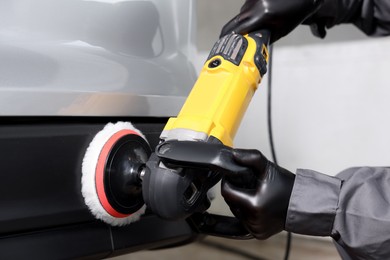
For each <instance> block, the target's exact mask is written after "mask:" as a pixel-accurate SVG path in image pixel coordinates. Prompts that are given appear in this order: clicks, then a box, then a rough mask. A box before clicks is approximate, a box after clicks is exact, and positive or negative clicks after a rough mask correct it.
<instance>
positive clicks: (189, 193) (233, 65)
mask: <svg viewBox="0 0 390 260" xmlns="http://www.w3.org/2000/svg"><path fill="white" fill-rule="evenodd" d="M269 36H270V34H269V32H268V31H258V32H253V33H250V34H248V35H244V36H243V35H240V34H234V33H232V34H229V35H226V36H224V37H223V38H221V39H219V40H218V42H216V44H215V45H214V47H213V48H212V50H211V52H210V55H209V57H208V58H207V61H206V63H205V64H204V66H203V69H202V71H201V73H200V75H199V78H198V80H197V82H196V83H195V85H194V87H193V89H192V91H191V93H190V95H189V96H188V98H187V100H186V102H185V104H184V105H183V107H182V109H181V111H180V113H179V114H178V116H177V117H175V118H170V119H169V121H168V123H167V124H166V126H165V128H164V130H163V132H162V133H161V136H160V139H161V142H160V144H159V145H158V146H157V148H156V150H155V152H154V153H153V154H152V155H151V157H150V158H149V160H148V162H147V163H146V166H147V167H146V168H145V171H144V172H143V173H142V174H141V176H142V192H143V198H144V200H145V203H146V205H147V206H148V207H149V208H150V209H151V210H152V211H153V212H154V213H156V214H157V215H159V216H161V217H163V218H166V219H178V218H184V217H187V216H189V215H191V214H193V213H195V212H203V211H205V210H206V209H207V208H208V207H209V205H210V202H209V199H208V197H207V192H208V190H209V189H210V188H211V187H212V186H214V185H215V184H216V183H217V182H218V181H219V180H220V179H221V177H222V175H223V172H224V171H235V172H242V173H243V174H244V173H246V172H248V169H246V168H243V167H240V166H237V165H236V164H235V163H234V162H233V159H232V154H231V147H232V146H233V139H234V136H235V134H236V132H237V129H238V127H239V125H240V122H241V120H242V118H243V116H244V114H245V111H246V109H247V107H248V105H249V103H250V101H251V98H252V96H253V94H254V93H255V91H256V89H257V86H258V84H259V83H260V82H261V79H262V78H263V76H264V75H265V73H266V71H267V63H268V58H269V57H268V56H269V55H268V43H269Z"/></svg>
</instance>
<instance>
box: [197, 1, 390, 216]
mask: <svg viewBox="0 0 390 260" xmlns="http://www.w3.org/2000/svg"><path fill="white" fill-rule="evenodd" d="M211 2H212V3H211ZM222 2H223V3H224V4H223V7H221V6H218V3H219V4H221V3H222ZM242 3H243V1H242V2H241V1H233V0H220V1H207V0H198V18H199V20H198V26H199V29H198V49H199V55H198V61H197V64H198V65H197V67H198V69H200V68H201V66H202V64H203V62H204V60H205V58H206V57H207V54H208V52H209V49H210V48H211V46H212V44H213V43H214V42H215V39H217V37H218V34H219V31H220V29H221V28H222V25H223V24H224V23H225V22H226V21H228V20H229V18H231V17H233V15H235V14H236V13H237V11H238V9H239V7H240V6H241V4H242ZM221 8H225V9H223V10H224V11H223V12H222V9H221ZM211 14H214V15H213V16H212V18H210V19H209V20H207V19H206V18H205V17H210V16H211ZM273 59H274V63H273V68H272V70H273V75H272V82H273V83H272V89H273V131H274V141H275V148H276V153H277V157H278V162H279V164H280V165H281V166H283V167H285V168H287V169H289V170H291V171H295V170H296V169H297V168H309V169H313V170H317V171H320V172H323V173H326V174H329V175H335V174H337V173H338V172H339V171H341V170H343V169H345V168H348V167H352V166H363V165H370V166H385V165H390V152H389V149H390V38H376V39H374V38H368V37H366V36H365V35H363V34H362V33H360V32H359V31H358V30H357V29H356V28H354V27H353V26H351V25H348V26H347V25H343V26H338V27H336V28H334V29H332V30H330V31H329V32H328V36H327V37H326V39H325V40H321V39H317V38H315V37H314V36H312V35H311V33H310V30H309V28H308V27H305V26H302V27H300V28H298V29H297V30H296V31H294V32H293V33H292V34H291V35H289V36H288V37H286V38H284V39H283V40H281V41H280V42H278V43H277V44H275V48H274V54H273ZM266 81H267V78H265V79H264V80H263V83H262V84H261V85H260V87H259V89H258V91H257V93H256V95H255V97H254V98H253V100H252V102H251V104H250V107H249V109H248V111H247V113H246V115H245V118H244V120H243V122H242V124H241V127H240V130H239V132H238V134H237V136H236V140H235V146H236V147H243V148H256V149H259V150H261V151H262V152H263V153H264V154H265V155H266V156H268V157H269V158H271V155H270V148H269V142H268V133H267V118H266V108H267V104H266V102H267V100H266V97H267V84H266ZM217 201H219V200H217ZM220 204H222V203H215V205H214V206H213V207H214V210H216V211H220V210H222V211H226V210H223V209H221V208H223V207H224V206H222V205H220Z"/></svg>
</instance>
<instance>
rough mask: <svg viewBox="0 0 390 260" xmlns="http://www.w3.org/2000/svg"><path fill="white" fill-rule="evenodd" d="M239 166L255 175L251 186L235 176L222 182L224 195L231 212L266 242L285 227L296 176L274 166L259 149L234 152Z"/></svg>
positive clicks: (233, 174) (225, 178)
mask: <svg viewBox="0 0 390 260" xmlns="http://www.w3.org/2000/svg"><path fill="white" fill-rule="evenodd" d="M233 158H234V160H235V161H236V162H237V164H239V165H242V166H245V167H248V168H250V169H252V171H253V172H254V175H255V178H254V181H252V183H251V184H249V183H244V182H245V181H243V180H244V179H240V178H238V177H239V176H236V175H237V174H235V173H226V174H225V177H224V179H223V180H222V196H223V197H224V199H225V201H226V203H227V204H228V205H229V207H230V210H231V211H232V213H233V214H234V215H235V216H236V217H237V218H238V219H240V220H241V221H242V222H243V223H244V225H245V226H246V228H247V229H248V230H249V231H250V232H251V233H252V234H253V235H254V236H255V237H256V238H257V239H266V238H268V237H270V236H272V235H274V234H276V233H279V232H280V231H282V230H283V229H284V227H285V222H286V215H287V208H288V204H289V201H290V196H291V191H292V188H293V185H294V180H295V175H294V174H293V173H291V172H289V171H287V170H286V169H283V168H281V167H278V166H276V165H274V164H273V163H272V162H270V161H268V160H267V158H265V157H264V156H263V155H262V154H261V153H260V152H259V151H257V150H242V149H235V150H234V151H233Z"/></svg>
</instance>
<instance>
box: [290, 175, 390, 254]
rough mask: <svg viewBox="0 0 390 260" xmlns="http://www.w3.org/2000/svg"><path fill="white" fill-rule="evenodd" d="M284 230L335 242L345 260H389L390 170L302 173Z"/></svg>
mask: <svg viewBox="0 0 390 260" xmlns="http://www.w3.org/2000/svg"><path fill="white" fill-rule="evenodd" d="M286 230H288V231H291V232H294V233H299V234H305V235H316V236H331V237H333V238H334V240H335V242H336V243H337V247H338V249H339V252H340V254H341V255H342V256H343V259H390V169H389V168H368V167H364V168H351V169H348V170H346V171H343V172H341V173H340V174H339V175H338V176H337V177H330V176H327V175H323V174H320V173H317V172H314V171H309V170H298V171H297V175H296V179H295V183H294V188H293V191H292V195H291V199H290V204H289V208H288V212H287V219H286Z"/></svg>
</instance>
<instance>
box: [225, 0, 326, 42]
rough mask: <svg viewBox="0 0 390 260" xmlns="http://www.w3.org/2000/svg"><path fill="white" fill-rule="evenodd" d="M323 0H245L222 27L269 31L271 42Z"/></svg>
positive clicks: (242, 30) (238, 29)
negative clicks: (236, 13) (235, 14)
mask: <svg viewBox="0 0 390 260" xmlns="http://www.w3.org/2000/svg"><path fill="white" fill-rule="evenodd" d="M322 2H323V0H287V1H286V0H246V1H245V4H244V5H243V6H242V8H241V11H240V13H239V14H238V15H237V16H236V17H234V18H233V19H232V20H230V22H228V23H227V24H226V25H225V26H224V27H223V29H222V32H221V36H223V35H226V34H229V33H231V32H233V31H234V32H235V33H240V34H246V33H249V32H252V31H257V30H260V29H267V30H270V31H271V43H273V42H275V41H277V40H278V39H280V38H281V37H283V36H285V35H287V34H288V33H290V32H291V31H292V30H293V29H294V28H295V27H297V26H298V25H299V24H301V23H302V22H303V21H304V20H305V19H306V18H308V17H309V16H310V15H311V14H313V13H314V12H315V11H317V10H318V8H319V7H320V5H321V3H322Z"/></svg>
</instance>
